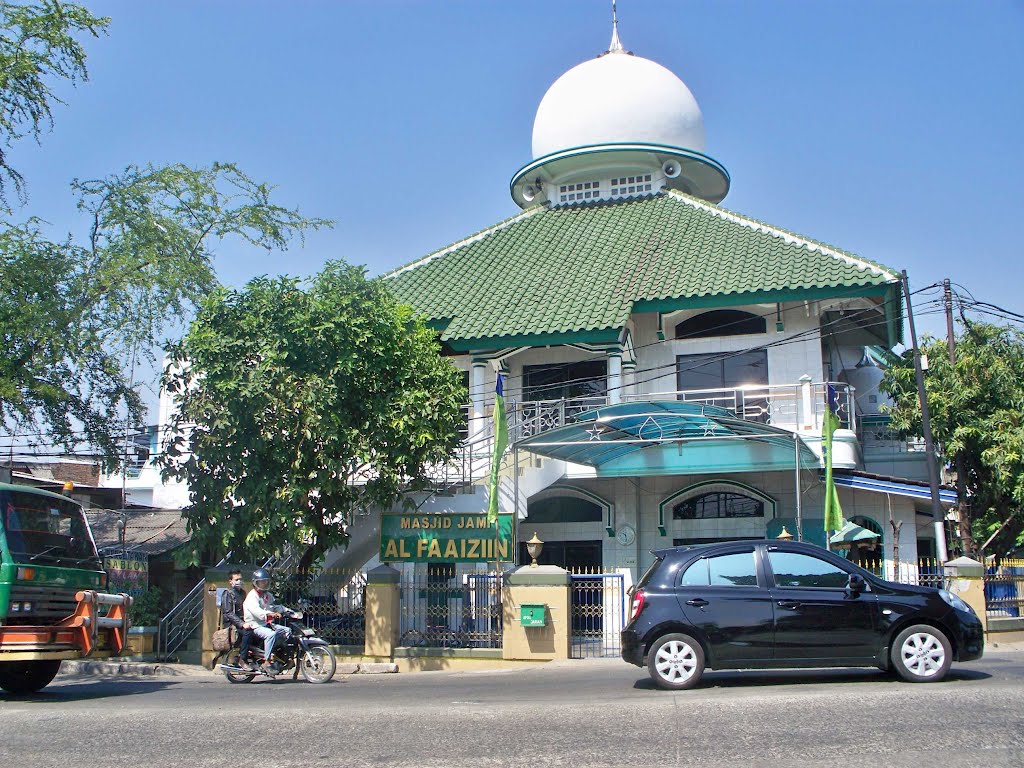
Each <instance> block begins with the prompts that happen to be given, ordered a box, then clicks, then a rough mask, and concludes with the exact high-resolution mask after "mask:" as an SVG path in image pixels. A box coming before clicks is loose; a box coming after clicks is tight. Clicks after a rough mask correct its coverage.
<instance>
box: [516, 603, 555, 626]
mask: <svg viewBox="0 0 1024 768" xmlns="http://www.w3.org/2000/svg"><path fill="white" fill-rule="evenodd" d="M519 623H520V624H522V625H523V626H524V627H545V626H547V623H548V607H547V606H546V605H531V604H525V603H524V604H523V605H520V606H519Z"/></svg>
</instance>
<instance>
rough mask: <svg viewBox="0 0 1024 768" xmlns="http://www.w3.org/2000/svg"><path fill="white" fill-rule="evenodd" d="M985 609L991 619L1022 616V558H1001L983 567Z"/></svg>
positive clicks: (1023, 565)
mask: <svg viewBox="0 0 1024 768" xmlns="http://www.w3.org/2000/svg"><path fill="white" fill-rule="evenodd" d="M985 609H986V612H987V613H988V616H989V618H993V619H1019V618H1022V617H1024V560H1003V561H1002V562H1001V563H1000V564H999V565H998V566H994V565H993V566H989V567H987V568H986V569H985Z"/></svg>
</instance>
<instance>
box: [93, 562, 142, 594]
mask: <svg viewBox="0 0 1024 768" xmlns="http://www.w3.org/2000/svg"><path fill="white" fill-rule="evenodd" d="M103 569H104V570H105V571H106V572H107V591H108V592H114V593H118V592H126V593H127V594H129V595H131V596H132V597H138V596H139V595H141V594H143V593H144V592H145V591H146V590H147V589H148V588H149V560H147V559H146V558H141V559H140V558H129V557H105V558H103Z"/></svg>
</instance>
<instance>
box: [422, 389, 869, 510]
mask: <svg viewBox="0 0 1024 768" xmlns="http://www.w3.org/2000/svg"><path fill="white" fill-rule="evenodd" d="M827 386H828V384H826V383H821V382H819V383H814V382H810V381H805V382H800V383H798V384H785V385H774V386H769V385H751V386H742V387H731V388H720V389H700V390H676V391H666V392H646V393H636V394H630V395H626V396H624V397H623V398H622V402H643V401H659V400H662V401H679V400H682V401H684V402H690V403H702V404H705V405H713V406H718V407H719V408H724V409H726V410H727V411H729V412H730V413H732V414H734V415H735V416H737V417H739V418H742V419H747V420H750V421H756V422H759V423H761V424H770V425H772V426H776V427H781V428H783V429H789V430H792V431H799V432H802V433H805V434H821V426H822V422H823V420H824V414H825V390H826V387H827ZM832 386H833V387H835V389H836V392H837V394H838V399H839V407H838V415H839V421H840V424H841V426H843V427H845V428H848V429H853V428H854V426H851V425H856V423H857V419H856V415H855V413H854V390H853V387H851V386H850V385H849V384H844V383H842V382H832ZM611 404H612V403H611V400H610V398H609V397H607V396H605V395H596V396H595V395H590V396H586V397H576V398H566V399H562V400H528V401H516V400H514V399H511V398H508V399H506V413H507V417H508V431H509V441H510V442H515V441H517V440H521V439H523V438H525V437H532V436H534V435H538V434H541V433H543V432H547V431H549V430H552V429H557V428H558V427H563V426H565V425H567V424H571V423H573V422H574V421H575V420H576V419H577V418H578V417H579V415H580V414H582V413H585V412H586V411H592V410H594V409H595V408H601V407H604V406H608V405H611ZM466 423H467V425H468V428H467V430H466V434H467V435H468V437H467V439H466V440H464V441H463V443H462V444H461V445H460V447H459V449H458V451H457V452H456V454H455V455H454V456H453V457H452V458H451V459H450V460H449V461H448V462H447V463H445V464H443V465H438V466H436V467H434V468H433V471H432V472H431V476H432V479H433V481H434V485H435V487H437V488H439V489H449V490H453V489H455V488H457V487H458V486H460V485H471V484H475V483H479V482H481V481H482V480H483V479H484V478H486V477H487V475H488V473H489V472H490V466H491V458H492V453H493V451H494V435H493V425H492V421H491V418H490V416H487V417H486V418H483V419H478V420H477V421H476V422H474V421H473V420H472V415H471V413H469V412H468V411H467V415H466Z"/></svg>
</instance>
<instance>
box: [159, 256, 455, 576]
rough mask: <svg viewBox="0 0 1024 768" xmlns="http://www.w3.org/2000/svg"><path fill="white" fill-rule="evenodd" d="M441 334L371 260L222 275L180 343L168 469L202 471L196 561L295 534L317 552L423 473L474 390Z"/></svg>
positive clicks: (194, 524)
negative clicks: (251, 276) (235, 281)
mask: <svg viewBox="0 0 1024 768" xmlns="http://www.w3.org/2000/svg"><path fill="white" fill-rule="evenodd" d="M439 352H440V349H439V345H438V342H437V337H436V334H435V333H434V332H433V331H431V330H430V329H429V328H427V327H426V326H425V325H424V324H423V323H422V321H420V320H418V319H416V318H415V317H414V316H413V315H412V313H411V310H410V309H409V308H408V307H405V306H401V305H398V304H396V303H395V301H394V299H393V298H392V297H391V295H390V294H389V292H388V291H387V289H386V287H385V286H384V285H383V283H382V282H381V281H379V280H367V279H366V277H365V275H364V272H363V270H362V269H361V268H357V267H353V266H349V265H346V264H344V263H340V262H335V263H330V264H328V266H327V267H326V268H325V269H324V271H323V272H321V273H320V274H319V275H318V276H316V277H315V278H313V279H312V280H310V281H309V282H308V283H300V282H299V281H298V280H296V279H293V278H286V277H282V278H277V279H269V278H258V279H256V280H253V281H252V282H250V283H249V284H248V285H247V286H246V287H245V288H244V289H243V290H228V289H224V288H221V289H219V290H217V291H215V292H214V293H213V294H212V295H211V296H210V298H209V300H207V301H206V302H204V303H203V305H202V307H201V309H200V311H199V313H198V315H197V317H196V320H195V321H194V322H193V323H192V326H191V327H190V329H189V331H188V333H187V334H186V335H185V338H184V339H183V340H182V341H181V343H180V344H177V345H175V346H174V347H173V348H172V349H171V353H172V355H171V359H170V363H169V366H168V368H167V370H166V371H165V377H164V385H165V386H166V387H167V388H168V390H169V391H171V392H172V393H173V394H174V396H175V400H176V403H177V406H178V411H177V413H176V415H175V417H174V418H173V420H172V423H171V430H172V433H171V434H172V435H173V443H172V444H171V445H169V446H168V447H167V448H166V449H165V454H164V459H163V462H164V466H165V475H166V476H169V477H174V478H176V479H178V480H181V481H184V482H186V483H188V485H189V487H190V489H191V492H192V497H191V505H190V506H189V507H187V508H186V509H185V510H184V512H183V516H184V517H185V518H186V519H187V521H188V526H189V530H190V531H191V533H192V546H193V551H192V557H193V562H198V561H199V560H200V558H201V556H202V554H203V553H204V552H206V553H213V554H218V555H219V554H224V553H226V552H228V551H231V552H232V553H233V554H232V556H233V558H234V559H235V560H238V561H242V560H252V561H257V560H260V559H262V558H264V557H267V556H269V555H271V554H274V553H275V552H281V551H284V550H285V549H286V548H290V547H296V546H297V547H299V549H300V550H301V551H302V552H303V555H302V560H301V563H300V567H301V568H308V567H310V566H311V565H314V564H316V562H317V561H318V560H319V559H320V557H321V556H322V555H323V554H324V553H325V552H327V551H328V550H329V549H331V548H333V547H335V546H338V545H340V544H343V543H344V542H345V541H346V540H347V533H346V527H347V526H348V524H349V523H351V521H352V519H353V515H355V514H357V513H358V512H360V511H363V510H367V509H369V508H370V507H377V508H387V507H390V506H392V505H393V504H395V503H397V502H398V501H399V500H400V499H401V498H402V496H403V494H404V493H405V492H407V491H410V490H415V489H417V488H419V487H422V486H423V485H424V483H425V481H426V473H427V469H428V467H429V466H430V465H431V464H434V463H436V462H441V461H443V460H445V459H446V458H447V457H448V456H449V455H450V454H451V452H452V451H453V450H454V448H455V446H456V445H457V444H458V440H459V436H458V432H459V427H460V425H461V410H460V405H461V403H462V402H464V399H465V396H466V393H465V388H464V386H463V384H462V380H461V377H460V375H459V374H458V372H457V371H456V370H455V368H454V367H453V366H452V365H451V364H450V363H448V362H447V361H446V360H445V359H444V358H442V357H441V356H440V354H439Z"/></svg>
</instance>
